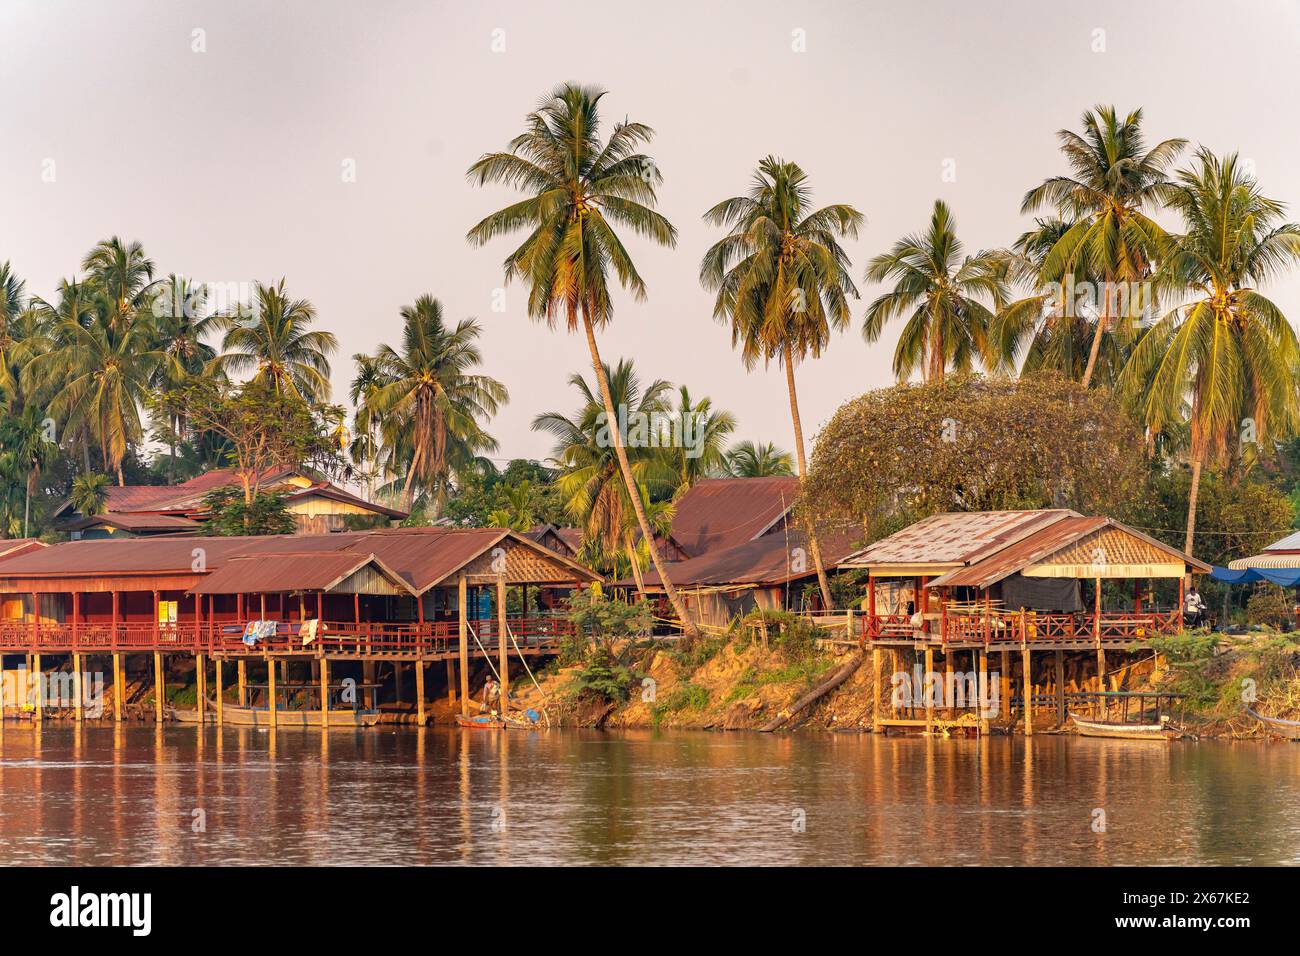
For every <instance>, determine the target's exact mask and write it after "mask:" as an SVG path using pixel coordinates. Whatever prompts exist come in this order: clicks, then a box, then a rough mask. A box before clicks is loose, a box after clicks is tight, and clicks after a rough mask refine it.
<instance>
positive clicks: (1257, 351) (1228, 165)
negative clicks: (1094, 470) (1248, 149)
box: [1119, 148, 1300, 553]
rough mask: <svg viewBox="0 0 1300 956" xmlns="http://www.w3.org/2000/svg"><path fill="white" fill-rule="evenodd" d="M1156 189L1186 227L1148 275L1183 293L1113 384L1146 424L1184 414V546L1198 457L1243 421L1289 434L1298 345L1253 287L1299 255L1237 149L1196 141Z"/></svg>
mask: <svg viewBox="0 0 1300 956" xmlns="http://www.w3.org/2000/svg"><path fill="white" fill-rule="evenodd" d="M1164 198H1165V200H1166V202H1167V204H1168V205H1169V207H1170V208H1171V209H1174V210H1176V211H1177V212H1178V213H1179V214H1180V215H1181V217H1182V219H1183V225H1184V230H1185V231H1184V232H1183V233H1182V234H1181V235H1178V236H1174V237H1173V238H1172V241H1171V243H1170V245H1169V247H1168V249H1167V252H1166V254H1165V257H1164V263H1163V266H1162V268H1161V270H1160V275H1159V276H1158V282H1159V285H1160V289H1161V291H1162V292H1164V291H1165V290H1168V291H1169V292H1170V293H1172V294H1181V295H1182V296H1183V297H1184V298H1185V301H1183V302H1182V303H1181V304H1179V305H1177V306H1175V307H1174V308H1172V309H1171V310H1170V311H1168V312H1167V313H1166V314H1165V315H1164V317H1163V318H1161V319H1160V321H1159V322H1158V323H1157V324H1155V325H1154V326H1152V327H1151V328H1150V329H1148V330H1147V332H1146V334H1145V335H1143V337H1142V339H1141V340H1140V341H1139V342H1138V343H1137V345H1136V347H1135V348H1134V351H1133V356H1132V358H1130V359H1129V361H1128V364H1127V365H1126V366H1125V367H1124V371H1123V373H1122V374H1121V376H1120V381H1119V385H1120V393H1121V395H1122V396H1124V397H1125V398H1127V399H1128V400H1130V401H1132V402H1134V403H1135V404H1136V405H1137V406H1138V407H1139V408H1140V410H1141V412H1142V416H1143V418H1144V420H1145V422H1146V424H1147V425H1148V426H1149V427H1150V428H1151V429H1152V430H1154V431H1161V430H1164V429H1166V428H1169V427H1170V426H1177V425H1178V424H1179V423H1181V422H1183V421H1187V422H1188V424H1189V425H1190V432H1191V435H1190V438H1191V447H1190V450H1189V458H1190V464H1191V472H1192V473H1191V487H1190V489H1189V492H1188V505H1187V532H1186V537H1185V539H1184V550H1185V551H1187V552H1189V553H1190V552H1191V550H1192V544H1193V541H1194V537H1195V533H1196V504H1197V497H1198V494H1199V491H1200V481H1201V469H1202V467H1203V466H1204V465H1205V463H1206V462H1207V461H1221V460H1223V459H1224V458H1225V457H1227V456H1230V455H1232V454H1233V453H1234V452H1235V451H1236V447H1235V446H1237V443H1238V442H1239V441H1241V432H1242V430H1243V428H1249V429H1250V431H1252V432H1253V435H1252V436H1250V437H1253V439H1254V440H1255V441H1256V442H1258V443H1260V444H1266V443H1268V442H1271V441H1272V440H1274V439H1275V438H1280V437H1285V436H1288V435H1291V434H1294V433H1295V429H1296V425H1297V406H1296V391H1295V379H1294V374H1295V369H1296V368H1297V367H1298V362H1300V344H1297V341H1296V334H1295V330H1294V329H1293V328H1292V327H1291V324H1290V323H1289V322H1288V321H1287V319H1286V316H1284V315H1283V314H1282V312H1281V311H1280V310H1279V309H1278V307H1277V306H1276V305H1275V304H1274V303H1273V302H1272V301H1270V300H1269V299H1268V298H1266V297H1265V296H1264V295H1263V294H1262V293H1260V291H1259V290H1258V286H1259V285H1261V284H1263V283H1264V282H1267V281H1268V280H1269V279H1271V278H1273V277H1275V276H1277V275H1278V274H1280V273H1281V272H1282V271H1283V270H1285V269H1286V268H1288V267H1290V266H1293V265H1294V264H1295V263H1296V262H1298V261H1300V225H1297V224H1296V223H1291V222H1283V221H1282V216H1283V206H1282V204H1281V203H1278V202H1275V201H1274V200H1272V199H1268V198H1266V197H1264V196H1263V195H1261V193H1260V191H1259V184H1258V182H1257V181H1256V180H1255V178H1254V177H1253V176H1251V175H1249V174H1248V173H1247V172H1246V171H1245V170H1244V169H1242V168H1241V166H1240V164H1239V163H1238V160H1237V156H1236V154H1232V155H1229V156H1227V157H1225V158H1223V159H1220V158H1218V157H1216V156H1215V155H1214V154H1213V153H1211V152H1210V151H1209V150H1207V149H1204V148H1202V149H1200V150H1198V151H1197V153H1196V158H1195V161H1194V163H1193V165H1192V167H1191V168H1190V169H1186V170H1183V171H1181V172H1179V173H1178V174H1177V176H1176V178H1175V182H1174V184H1173V185H1172V186H1171V187H1169V188H1168V189H1167V190H1165V191H1164Z"/></svg>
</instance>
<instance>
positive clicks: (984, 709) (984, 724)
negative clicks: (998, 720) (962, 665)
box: [976, 649, 991, 735]
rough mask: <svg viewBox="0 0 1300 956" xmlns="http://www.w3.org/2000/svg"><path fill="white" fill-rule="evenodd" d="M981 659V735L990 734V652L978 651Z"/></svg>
mask: <svg viewBox="0 0 1300 956" xmlns="http://www.w3.org/2000/svg"><path fill="white" fill-rule="evenodd" d="M976 653H977V654H979V658H980V676H979V694H978V695H977V696H978V697H979V698H980V699H979V701H978V707H979V714H980V733H981V734H985V735H987V734H988V732H989V716H988V702H989V697H990V696H991V695H990V694H989V652H988V651H987V650H984V649H980V650H979V651H976Z"/></svg>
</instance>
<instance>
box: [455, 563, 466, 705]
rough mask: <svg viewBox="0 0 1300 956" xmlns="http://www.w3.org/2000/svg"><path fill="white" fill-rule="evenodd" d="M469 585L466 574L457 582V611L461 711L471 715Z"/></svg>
mask: <svg viewBox="0 0 1300 956" xmlns="http://www.w3.org/2000/svg"><path fill="white" fill-rule="evenodd" d="M467 592H468V585H467V583H466V581H465V575H463V574H462V575H461V576H460V581H459V582H458V584H457V597H458V600H457V602H456V612H457V615H458V616H459V617H460V712H461V714H462V715H463V716H465V717H468V716H469V617H468V615H469V607H468V604H469V601H468V600H467Z"/></svg>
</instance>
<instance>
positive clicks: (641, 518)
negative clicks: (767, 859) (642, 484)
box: [582, 306, 700, 640]
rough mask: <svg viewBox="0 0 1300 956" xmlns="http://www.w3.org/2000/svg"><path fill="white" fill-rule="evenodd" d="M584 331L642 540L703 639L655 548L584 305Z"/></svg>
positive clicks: (693, 631) (688, 628)
mask: <svg viewBox="0 0 1300 956" xmlns="http://www.w3.org/2000/svg"><path fill="white" fill-rule="evenodd" d="M582 328H583V331H585V332H586V333H587V348H588V349H589V350H590V351H591V364H592V367H593V368H594V369H595V370H596V382H597V383H598V384H599V385H600V397H601V400H602V401H603V402H604V404H605V416H606V418H607V420H608V423H609V434H610V440H611V441H612V442H613V443H614V454H615V455H617V456H618V467H619V470H620V471H621V472H623V483H624V484H625V485H627V496H628V497H629V498H630V499H632V509H633V510H634V511H635V512H636V523H637V524H638V525H640V527H641V537H643V538H644V539H645V542H646V547H647V548H649V550H650V560H651V561H652V562H654V566H655V571H656V572H657V573H658V575H659V580H660V581H661V582H662V583H663V586H664V593H665V594H667V595H668V601H669V603H670V604H672V606H673V612H674V613H676V615H677V619H678V620H679V621H681V623H682V630H684V631H685V632H686V636H687V637H688V638H690V639H691V640H695V639H697V638H698V637H699V636H700V633H699V630H698V629H697V628H696V627H695V624H694V623H692V621H691V619H690V618H689V617H688V616H687V614H686V605H685V604H683V603H682V599H681V597H680V596H679V595H678V593H677V589H676V588H675V587H673V582H672V580H671V579H670V578H669V577H668V572H667V571H666V570H665V569H664V564H663V561H662V560H661V558H660V557H659V549H658V548H656V547H655V539H654V535H653V534H651V532H650V522H649V521H648V520H646V516H645V508H643V507H641V494H640V492H639V491H638V490H637V487H636V481H635V480H634V479H633V478H632V466H631V465H630V464H629V463H628V460H627V449H626V448H624V447H623V435H622V432H620V431H619V427H618V414H617V413H616V412H615V410H614V398H613V396H612V395H611V394H610V391H609V379H608V378H606V376H605V366H604V365H602V364H601V361H600V349H599V348H598V347H597V345H596V330H595V328H594V327H593V326H592V324H591V316H590V315H588V314H587V309H586V307H585V306H584V307H583V309H582Z"/></svg>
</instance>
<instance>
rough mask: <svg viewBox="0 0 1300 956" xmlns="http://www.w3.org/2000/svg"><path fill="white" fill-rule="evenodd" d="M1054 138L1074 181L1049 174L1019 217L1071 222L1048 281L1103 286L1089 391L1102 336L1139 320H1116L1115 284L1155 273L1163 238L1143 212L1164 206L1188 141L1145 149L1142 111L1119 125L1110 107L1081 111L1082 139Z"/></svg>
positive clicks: (1047, 269) (1055, 250) (1046, 263)
mask: <svg viewBox="0 0 1300 956" xmlns="http://www.w3.org/2000/svg"><path fill="white" fill-rule="evenodd" d="M1057 138H1058V139H1059V140H1060V143H1061V152H1062V153H1063V154H1064V155H1065V159H1066V163H1067V164H1068V165H1069V167H1070V175H1068V176H1052V177H1050V178H1048V179H1045V180H1044V181H1043V182H1042V183H1041V184H1040V185H1038V186H1036V187H1034V188H1033V189H1031V190H1029V192H1027V193H1026V194H1025V198H1024V200H1023V201H1022V202H1021V204H1020V211H1021V212H1022V213H1029V212H1035V211H1037V210H1039V209H1042V208H1044V207H1047V208H1049V209H1052V210H1055V211H1056V212H1057V213H1058V214H1059V216H1060V217H1061V218H1062V219H1063V220H1065V221H1066V222H1068V223H1070V226H1069V228H1068V229H1066V230H1065V231H1064V232H1063V233H1062V234H1061V235H1060V237H1059V238H1058V239H1057V240H1056V241H1055V242H1054V243H1053V244H1052V248H1051V251H1050V252H1049V253H1048V254H1047V255H1046V256H1045V257H1044V259H1043V266H1042V272H1041V278H1042V280H1043V281H1044V282H1052V281H1057V280H1059V279H1061V278H1062V277H1064V276H1065V275H1067V274H1078V273H1079V272H1080V271H1085V272H1086V273H1088V274H1090V275H1093V276H1098V277H1100V278H1101V280H1102V283H1103V289H1102V294H1101V296H1100V297H1099V298H1100V300H1101V306H1102V308H1101V313H1100V314H1099V315H1098V316H1097V321H1096V323H1095V327H1094V330H1093V336H1092V345H1091V348H1090V351H1089V354H1088V364H1087V365H1086V366H1085V367H1084V371H1083V378H1082V379H1081V383H1082V385H1083V387H1084V388H1087V387H1088V386H1089V385H1090V384H1091V382H1092V378H1093V375H1094V373H1095V371H1096V368H1097V359H1098V356H1099V355H1100V354H1101V349H1102V337H1103V336H1104V335H1106V334H1108V333H1111V332H1113V331H1114V330H1115V328H1114V323H1115V321H1116V320H1131V319H1133V318H1136V315H1134V314H1133V313H1132V312H1130V313H1129V314H1126V315H1117V314H1113V313H1114V311H1115V310H1114V308H1113V306H1114V304H1115V302H1116V301H1117V299H1116V297H1115V296H1114V295H1113V292H1112V286H1113V284H1115V283H1123V284H1125V285H1127V286H1129V287H1130V288H1131V287H1133V286H1135V285H1136V284H1137V283H1138V282H1140V281H1142V280H1144V279H1146V278H1147V277H1148V275H1149V274H1150V269H1151V263H1152V262H1153V261H1154V260H1156V259H1157V258H1158V256H1159V252H1160V248H1161V244H1162V243H1163V242H1164V240H1165V234H1164V230H1162V229H1161V228H1160V226H1159V225H1158V224H1157V223H1156V222H1155V221H1154V220H1153V219H1150V218H1149V217H1148V216H1147V215H1146V213H1145V212H1144V209H1147V208H1152V207H1154V206H1156V205H1157V204H1158V203H1159V201H1160V198H1161V192H1162V189H1163V187H1164V186H1165V184H1166V182H1167V179H1166V174H1167V171H1168V170H1169V168H1170V166H1171V165H1172V164H1173V162H1174V160H1175V159H1177V158H1178V154H1179V153H1180V152H1181V151H1182V149H1183V147H1184V146H1185V145H1187V141H1186V140H1184V139H1166V140H1163V141H1162V142H1160V143H1157V144H1156V145H1155V146H1153V147H1151V148H1150V149H1147V147H1146V142H1145V138H1144V136H1143V134H1142V111H1141V110H1140V109H1138V110H1134V111H1133V112H1131V113H1129V114H1128V115H1127V116H1126V117H1124V118H1123V119H1120V117H1119V115H1118V114H1117V113H1116V112H1115V108H1114V107H1113V106H1097V107H1094V108H1093V109H1091V110H1089V111H1088V112H1086V113H1084V114H1083V133H1082V134H1079V133H1075V132H1072V131H1071V130H1068V129H1063V130H1061V131H1060V132H1058V133H1057ZM1140 298H1141V297H1138V296H1126V297H1125V298H1124V299H1123V301H1126V302H1128V303H1130V304H1132V303H1134V302H1135V301H1139V300H1140Z"/></svg>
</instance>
